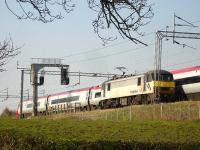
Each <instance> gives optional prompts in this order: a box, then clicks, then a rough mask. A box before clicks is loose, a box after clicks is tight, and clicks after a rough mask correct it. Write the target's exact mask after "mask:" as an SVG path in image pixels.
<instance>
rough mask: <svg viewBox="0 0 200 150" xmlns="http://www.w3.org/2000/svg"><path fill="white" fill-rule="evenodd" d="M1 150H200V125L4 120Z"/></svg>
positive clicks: (179, 122)
mask: <svg viewBox="0 0 200 150" xmlns="http://www.w3.org/2000/svg"><path fill="white" fill-rule="evenodd" d="M0 147H1V149H191V150H193V149H200V121H132V122H130V121H120V122H118V121H102V120H96V121H92V120H79V119H74V118H64V119H47V118H40V119H39V118H38V119H36V118H35V119H30V120H16V119H8V118H2V119H0Z"/></svg>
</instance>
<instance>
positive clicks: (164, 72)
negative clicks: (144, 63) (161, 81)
mask: <svg viewBox="0 0 200 150" xmlns="http://www.w3.org/2000/svg"><path fill="white" fill-rule="evenodd" d="M154 72H155V71H154V70H150V71H148V72H146V73H145V74H151V73H154ZM160 73H161V74H171V72H169V71H167V70H160Z"/></svg>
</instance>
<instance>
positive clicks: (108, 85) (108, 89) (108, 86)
mask: <svg viewBox="0 0 200 150" xmlns="http://www.w3.org/2000/svg"><path fill="white" fill-rule="evenodd" d="M107 91H110V83H108V84H107Z"/></svg>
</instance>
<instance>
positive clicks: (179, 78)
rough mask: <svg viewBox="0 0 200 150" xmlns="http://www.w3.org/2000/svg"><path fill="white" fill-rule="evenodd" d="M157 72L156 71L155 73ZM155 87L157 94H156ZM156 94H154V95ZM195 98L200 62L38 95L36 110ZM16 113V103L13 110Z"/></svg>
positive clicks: (199, 93)
mask: <svg viewBox="0 0 200 150" xmlns="http://www.w3.org/2000/svg"><path fill="white" fill-rule="evenodd" d="M157 76H158V75H157ZM157 90H159V95H156V94H157V93H158V91H157ZM155 95H156V96H155ZM158 96H159V102H172V101H176V100H199V98H200V66H196V67H190V68H183V69H177V70H172V71H166V70H161V71H160V76H159V80H158V79H155V72H154V70H151V71H148V72H145V73H142V74H137V75H135V74H133V75H123V76H121V77H113V78H112V79H110V80H106V81H105V82H103V83H102V84H100V85H97V86H91V87H87V88H81V89H76V90H71V91H65V92H61V93H56V94H51V95H47V96H43V97H39V98H38V105H37V106H38V112H39V113H41V114H42V113H46V112H48V111H49V109H50V110H62V109H64V110H65V109H66V108H79V109H80V110H91V109H97V108H100V109H105V108H113V107H123V106H128V105H133V104H149V103H153V102H155V101H156V99H155V98H157V97H158ZM32 105H33V102H32V99H28V100H24V101H23V105H22V106H23V109H22V110H23V112H22V113H23V115H24V116H28V115H31V113H32V109H33V106H32ZM16 114H17V116H19V114H20V106H18V108H17V111H16Z"/></svg>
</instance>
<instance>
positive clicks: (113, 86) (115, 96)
mask: <svg viewBox="0 0 200 150" xmlns="http://www.w3.org/2000/svg"><path fill="white" fill-rule="evenodd" d="M156 76H157V77H158V74H157V75H156ZM158 79H159V80H158ZM158 79H155V72H154V71H148V72H146V73H144V74H139V75H129V76H122V77H120V78H113V79H111V80H108V81H106V82H104V83H103V84H102V89H101V92H102V98H101V101H100V102H99V105H100V107H101V108H110V107H120V106H127V105H131V104H148V103H153V102H154V101H155V100H157V99H155V97H156V98H158V96H159V99H158V100H159V102H169V101H172V100H173V98H174V94H175V82H174V81H173V75H172V74H171V73H170V72H168V71H165V70H161V71H160V73H159V78H158ZM158 92H159V94H158ZM157 94H158V95H157Z"/></svg>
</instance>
